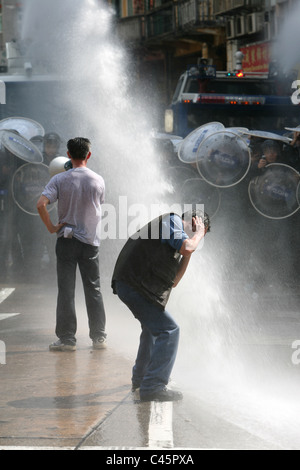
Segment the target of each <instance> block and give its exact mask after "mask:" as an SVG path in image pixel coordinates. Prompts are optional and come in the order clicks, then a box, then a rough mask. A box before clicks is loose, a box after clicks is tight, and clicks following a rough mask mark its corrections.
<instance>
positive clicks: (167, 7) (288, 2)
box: [111, 0, 299, 102]
mask: <svg viewBox="0 0 300 470" xmlns="http://www.w3.org/2000/svg"><path fill="white" fill-rule="evenodd" d="M111 2H112V5H113V6H114V7H115V10H116V13H117V18H118V20H117V25H116V27H117V31H118V34H119V37H120V38H121V40H122V41H123V42H124V43H125V44H127V45H128V47H129V48H130V50H131V51H133V54H135V57H136V60H137V61H138V69H139V71H140V74H141V76H142V77H143V76H145V77H146V76H148V77H149V75H150V76H152V79H154V80H156V82H157V85H158V86H159V87H160V89H161V90H163V95H164V97H165V100H166V102H168V101H169V100H170V97H171V95H172V93H173V91H174V86H175V83H176V80H177V79H178V76H179V75H180V73H181V72H182V71H183V70H184V69H185V68H186V67H187V66H188V65H191V64H193V63H196V62H197V60H198V58H200V57H203V58H209V59H212V61H213V63H214V64H215V65H216V67H217V69H219V70H233V69H234V68H235V59H234V57H235V53H236V51H237V50H241V51H242V52H243V54H244V59H243V68H244V71H253V72H266V71H268V66H269V63H270V61H271V60H272V44H273V41H274V40H275V38H276V37H277V35H278V33H279V32H280V27H281V24H282V22H283V20H284V18H285V17H286V15H287V14H288V13H289V11H290V10H291V9H293V8H294V7H295V6H296V5H297V4H298V3H299V1H298V0H169V1H168V0H144V1H142V0H111ZM150 70H152V73H151V72H150ZM153 71H154V72H153ZM153 75H156V76H155V77H153Z"/></svg>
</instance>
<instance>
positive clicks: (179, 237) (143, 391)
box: [112, 211, 210, 401]
mask: <svg viewBox="0 0 300 470" xmlns="http://www.w3.org/2000/svg"><path fill="white" fill-rule="evenodd" d="M199 216H200V217H199ZM209 229H210V222H209V217H208V216H207V214H203V213H201V214H200V213H199V212H198V211H197V213H196V212H193V213H192V212H190V213H185V214H183V215H182V217H179V216H178V215H175V214H167V215H165V216H160V217H158V218H157V219H154V220H153V221H152V222H150V223H149V224H148V225H146V226H145V227H143V228H142V229H141V230H139V231H138V232H137V233H135V234H134V235H133V236H132V237H131V238H129V240H128V241H127V242H126V244H125V246H124V247H123V249H122V250H121V253H120V255H119V257H118V259H117V262H116V266H115V269H114V273H113V277H112V288H113V292H114V293H115V294H117V295H118V297H119V298H120V299H121V300H122V302H124V303H125V304H126V305H127V307H128V308H129V309H130V310H131V312H132V313H133V315H134V316H135V318H136V319H137V320H139V321H140V323H141V327H142V333H141V336H140V345H139V349H138V354H137V358H136V362H135V365H134V367H133V374H132V390H133V391H134V390H136V389H137V388H140V398H141V400H142V401H152V400H155V401H174V400H180V399H181V398H182V394H181V393H180V392H178V391H175V390H170V389H167V387H166V386H167V384H168V382H169V378H170V374H171V371H172V368H173V365H174V362H175V359H176V354H177V348H178V342H179V327H178V325H177V324H176V322H175V321H174V320H173V318H172V317H171V316H170V314H169V313H168V312H167V311H166V310H165V306H166V304H167V301H168V299H169V296H170V293H171V290H172V288H173V287H176V286H177V284H178V282H179V281H180V279H181V278H182V276H183V275H184V273H185V271H186V268H187V266H188V264H189V261H190V258H191V255H192V253H193V252H194V251H195V250H196V248H197V246H198V245H199V243H200V241H201V240H202V238H203V237H204V236H205V234H206V232H208V231H209ZM187 231H190V233H191V237H189V236H188V234H187Z"/></svg>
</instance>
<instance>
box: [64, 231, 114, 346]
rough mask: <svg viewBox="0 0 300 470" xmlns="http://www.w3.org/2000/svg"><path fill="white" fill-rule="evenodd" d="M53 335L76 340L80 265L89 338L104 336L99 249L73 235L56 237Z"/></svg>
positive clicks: (104, 321)
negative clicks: (77, 276) (76, 307)
mask: <svg viewBox="0 0 300 470" xmlns="http://www.w3.org/2000/svg"><path fill="white" fill-rule="evenodd" d="M56 257H57V283H58V297H57V309H56V335H57V336H58V338H59V339H60V340H61V341H62V342H64V343H66V344H72V343H75V342H76V338H75V335H76V331H77V320H76V311H75V285H76V269H77V266H78V267H79V270H80V274H81V278H82V283H83V288H84V295H85V303H86V309H87V314H88V320H89V329H90V338H91V339H92V340H95V339H97V338H100V337H106V334H105V323H106V317H105V310H104V304H103V298H102V293H101V288H100V274H99V249H98V247H97V246H92V245H88V244H86V243H82V242H80V241H79V240H77V239H76V238H63V237H60V238H58V239H57V243H56Z"/></svg>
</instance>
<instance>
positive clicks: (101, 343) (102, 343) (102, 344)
mask: <svg viewBox="0 0 300 470" xmlns="http://www.w3.org/2000/svg"><path fill="white" fill-rule="evenodd" d="M105 348H107V343H106V338H104V337H102V338H97V339H95V340H94V341H93V349H105Z"/></svg>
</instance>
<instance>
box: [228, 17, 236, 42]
mask: <svg viewBox="0 0 300 470" xmlns="http://www.w3.org/2000/svg"><path fill="white" fill-rule="evenodd" d="M226 35H227V38H228V39H231V38H234V37H235V21H234V19H231V20H228V21H227V23H226Z"/></svg>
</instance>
